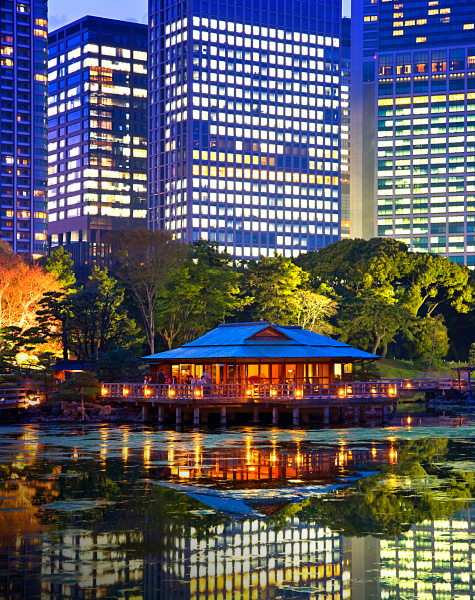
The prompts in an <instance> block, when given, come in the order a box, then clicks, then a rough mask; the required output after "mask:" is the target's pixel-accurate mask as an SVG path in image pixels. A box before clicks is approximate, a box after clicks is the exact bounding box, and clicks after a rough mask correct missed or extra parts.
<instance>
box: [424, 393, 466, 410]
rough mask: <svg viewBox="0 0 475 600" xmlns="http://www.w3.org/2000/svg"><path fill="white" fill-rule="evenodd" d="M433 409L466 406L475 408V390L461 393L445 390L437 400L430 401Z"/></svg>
mask: <svg viewBox="0 0 475 600" xmlns="http://www.w3.org/2000/svg"><path fill="white" fill-rule="evenodd" d="M429 406H430V407H431V408H447V407H452V406H466V407H471V406H473V407H474V408H475V390H472V391H470V392H459V391H458V390H455V389H453V388H451V389H450V390H444V391H443V392H442V393H440V394H439V395H438V396H436V397H435V398H432V399H431V400H429Z"/></svg>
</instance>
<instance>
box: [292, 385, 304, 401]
mask: <svg viewBox="0 0 475 600" xmlns="http://www.w3.org/2000/svg"><path fill="white" fill-rule="evenodd" d="M294 396H295V397H296V398H303V389H302V388H301V387H300V386H299V387H296V388H295V390H294Z"/></svg>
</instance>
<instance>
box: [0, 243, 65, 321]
mask: <svg viewBox="0 0 475 600" xmlns="http://www.w3.org/2000/svg"><path fill="white" fill-rule="evenodd" d="M59 289H60V284H59V283H58V281H57V279H56V278H55V276H54V275H53V274H51V273H46V272H45V271H44V269H42V268H41V267H40V266H39V265H37V264H36V263H32V264H27V263H26V262H25V261H24V260H23V259H22V258H20V257H19V256H14V255H8V254H3V253H2V254H0V329H3V328H4V327H18V328H19V329H21V330H22V331H24V330H27V329H30V328H32V327H35V326H36V324H37V315H36V311H37V310H38V308H39V304H40V302H41V300H42V298H43V296H44V294H45V293H46V292H54V291H59Z"/></svg>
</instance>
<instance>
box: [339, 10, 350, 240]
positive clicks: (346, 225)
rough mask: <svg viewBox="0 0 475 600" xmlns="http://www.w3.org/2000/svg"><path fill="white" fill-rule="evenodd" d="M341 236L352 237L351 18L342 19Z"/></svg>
mask: <svg viewBox="0 0 475 600" xmlns="http://www.w3.org/2000/svg"><path fill="white" fill-rule="evenodd" d="M341 28H342V35H341V237H342V238H346V237H350V219H351V214H350V84H351V19H349V18H347V17H345V18H344V19H342V21H341Z"/></svg>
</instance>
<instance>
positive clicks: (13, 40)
mask: <svg viewBox="0 0 475 600" xmlns="http://www.w3.org/2000/svg"><path fill="white" fill-rule="evenodd" d="M47 30H48V20H47V4H46V0H24V1H22V2H17V1H16V0H9V1H3V2H2V3H1V5H0V65H1V66H0V127H1V131H0V136H1V140H0V161H1V167H0V168H1V174H0V239H2V240H6V241H8V242H9V243H10V244H11V246H12V248H13V251H14V252H18V253H27V254H31V255H33V256H40V255H42V254H44V253H45V251H46V166H47V163H46V158H47V156H46V80H47V66H46V60H47V37H48V33H47Z"/></svg>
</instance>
